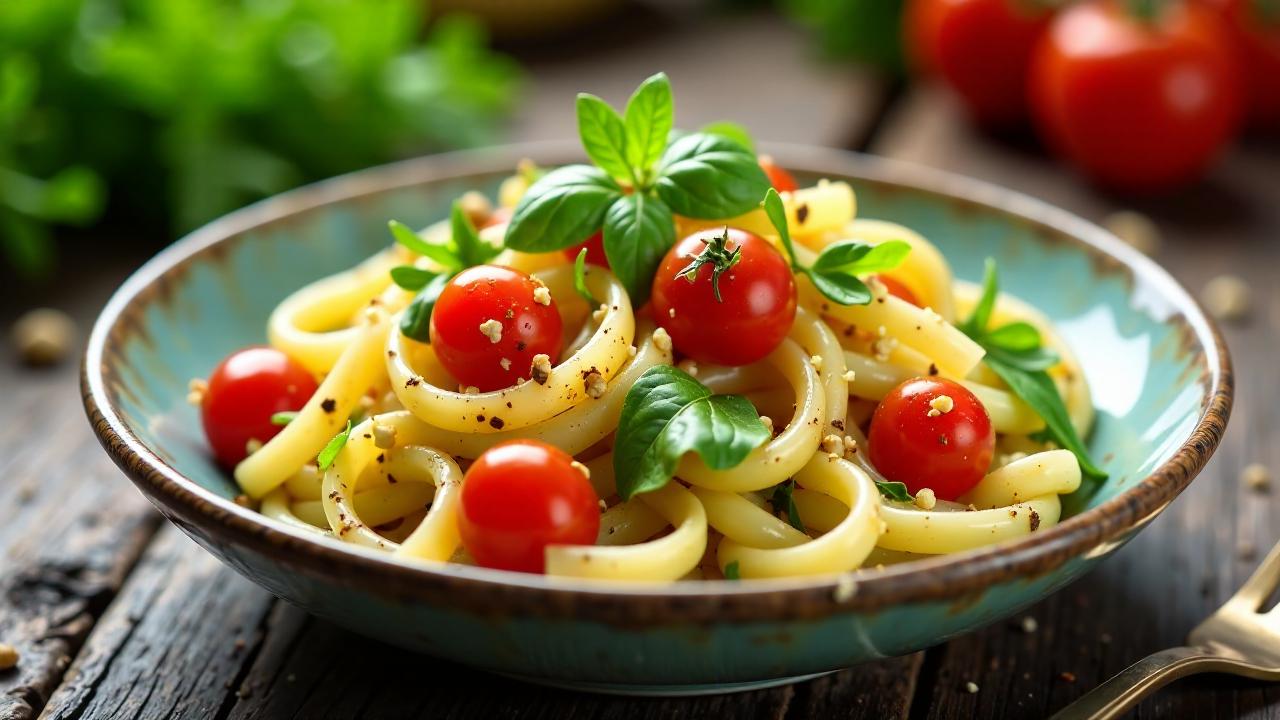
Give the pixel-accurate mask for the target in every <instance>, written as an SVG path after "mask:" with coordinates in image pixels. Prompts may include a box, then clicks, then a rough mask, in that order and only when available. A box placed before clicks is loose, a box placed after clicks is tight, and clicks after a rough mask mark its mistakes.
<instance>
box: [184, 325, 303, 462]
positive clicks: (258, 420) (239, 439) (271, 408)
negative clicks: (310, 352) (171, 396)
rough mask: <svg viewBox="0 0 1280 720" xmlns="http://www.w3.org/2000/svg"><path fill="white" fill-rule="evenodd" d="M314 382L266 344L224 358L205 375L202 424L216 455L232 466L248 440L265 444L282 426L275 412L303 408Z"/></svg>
mask: <svg viewBox="0 0 1280 720" xmlns="http://www.w3.org/2000/svg"><path fill="white" fill-rule="evenodd" d="M315 392H316V381H315V378H313V377H312V376H311V373H309V372H307V369H306V368H304V367H303V366H302V365H301V364H299V363H298V362H296V361H295V360H294V359H293V358H291V357H289V356H288V355H285V354H284V353H282V352H280V351H279V350H276V349H275V348H270V347H247V348H244V349H243V350H237V351H235V352H233V353H231V354H230V355H228V356H227V358H226V359H225V360H223V361H222V362H221V363H220V364H219V365H218V367H216V368H214V370H213V374H212V375H210V376H209V387H208V389H207V390H206V391H205V393H204V399H203V400H202V401H201V404H200V415H201V422H202V423H203V425H204V434H205V437H206V438H208V440H209V447H211V448H213V454H214V457H216V458H217V459H218V462H219V463H221V464H222V465H223V466H225V467H228V468H231V467H235V465H236V464H237V463H239V462H240V461H241V460H244V459H245V457H246V456H247V455H248V454H249V452H248V450H247V449H246V446H247V445H248V444H249V441H250V440H257V441H259V442H264V443H265V442H266V441H268V440H270V439H271V438H273V437H275V436H276V433H278V432H280V431H281V430H283V429H284V428H283V427H282V426H280V425H273V424H272V423H271V416H272V415H274V414H276V413H278V412H288V411H293V410H300V409H302V406H303V405H306V404H307V401H308V400H310V399H311V396H312V395H314V394H315Z"/></svg>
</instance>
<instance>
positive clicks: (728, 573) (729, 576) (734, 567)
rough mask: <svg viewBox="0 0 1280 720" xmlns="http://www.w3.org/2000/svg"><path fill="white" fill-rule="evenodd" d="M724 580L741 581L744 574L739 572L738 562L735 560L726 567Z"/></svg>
mask: <svg viewBox="0 0 1280 720" xmlns="http://www.w3.org/2000/svg"><path fill="white" fill-rule="evenodd" d="M724 579H725V580H741V579H742V573H741V572H740V571H739V570H738V561H737V560H734V561H733V562H731V563H729V564H728V565H725V566H724Z"/></svg>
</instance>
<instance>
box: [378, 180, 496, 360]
mask: <svg viewBox="0 0 1280 720" xmlns="http://www.w3.org/2000/svg"><path fill="white" fill-rule="evenodd" d="M387 226H388V227H389V228H390V229H391V236H392V237H394V238H395V239H396V242H397V243H399V244H401V245H403V246H404V247H406V248H408V249H409V250H411V251H413V252H415V253H417V254H419V255H422V256H424V257H427V258H430V259H431V260H432V261H433V262H435V263H436V264H437V265H439V266H440V267H441V268H442V269H441V270H439V271H436V270H426V269H424V268H420V267H415V266H413V265H400V266H397V267H393V268H391V280H392V281H393V282H395V284H396V285H399V286H400V287H402V288H404V289H405V290H410V291H413V292H416V293H418V294H417V295H416V296H414V298H413V300H412V301H411V302H410V303H409V306H408V307H407V308H405V311H404V314H403V315H401V316H400V332H402V333H404V335H405V336H406V337H409V338H412V339H414V340H417V341H419V342H431V311H432V310H433V309H434V308H435V305H436V300H438V299H440V293H441V292H443V291H444V288H445V286H446V285H448V284H449V280H450V279H452V278H453V276H454V275H457V274H458V273H459V272H461V271H463V270H465V269H467V268H469V267H475V266H476V265H483V264H485V263H487V262H489V261H490V260H492V259H493V258H495V257H497V255H498V253H500V252H502V249H501V248H499V247H495V246H494V245H491V244H489V243H487V242H485V241H483V240H481V239H480V233H478V232H476V227H475V225H472V224H471V218H470V217H468V216H467V213H466V212H465V211H464V210H463V209H462V203H460V202H454V203H453V210H452V212H451V213H450V216H449V228H450V239H449V242H448V243H446V244H438V243H430V242H427V241H426V240H424V239H423V238H422V237H421V236H420V235H418V234H417V233H416V232H414V231H413V230H412V229H411V228H409V226H407V225H405V224H404V223H402V222H397V221H395V220H392V221H391V222H389V223H387Z"/></svg>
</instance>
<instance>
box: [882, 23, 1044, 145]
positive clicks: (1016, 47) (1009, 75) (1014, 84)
mask: <svg viewBox="0 0 1280 720" xmlns="http://www.w3.org/2000/svg"><path fill="white" fill-rule="evenodd" d="M1046 5H1047V3H1044V2H1042V1H1040V0H912V1H911V2H909V3H908V5H907V8H906V11H905V12H906V18H905V25H904V29H905V33H906V40H907V48H908V50H909V51H910V53H911V55H912V62H913V63H914V64H915V65H916V66H917V68H919V69H920V70H921V71H923V72H925V73H927V74H930V75H933V76H936V77H938V78H940V79H941V80H943V81H944V82H945V83H946V84H947V85H948V86H950V87H951V88H952V89H954V90H955V91H956V93H957V94H958V95H959V96H960V98H961V99H962V100H963V101H964V103H965V105H966V106H967V107H968V108H969V111H970V112H971V113H972V114H973V116H974V117H975V118H976V119H977V120H978V121H979V122H980V123H982V124H984V125H988V126H1007V125H1013V124H1016V123H1018V122H1020V121H1022V120H1024V119H1025V118H1026V116H1027V103H1026V87H1027V61H1028V60H1029V59H1030V58H1031V52H1032V49H1033V48H1034V47H1035V43H1036V41H1037V40H1038V39H1039V38H1040V35H1041V34H1043V33H1044V30H1045V27H1046V26H1047V25H1048V22H1049V18H1050V17H1051V13H1050V12H1049V11H1048V10H1047V9H1046Z"/></svg>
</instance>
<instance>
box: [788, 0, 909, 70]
mask: <svg viewBox="0 0 1280 720" xmlns="http://www.w3.org/2000/svg"><path fill="white" fill-rule="evenodd" d="M779 3H780V5H781V6H782V7H783V9H784V10H785V11H786V12H788V14H790V15H792V16H793V17H795V18H796V19H798V20H800V21H801V22H803V23H804V24H806V25H808V26H810V27H812V28H813V30H814V31H815V32H816V33H817V35H818V41H819V43H820V45H821V48H822V51H823V52H824V53H826V54H828V55H832V56H836V57H847V58H851V59H854V60H857V61H859V62H864V63H867V64H870V65H874V66H876V67H878V68H880V69H882V70H886V71H889V72H892V73H895V74H902V73H903V72H904V70H905V67H906V64H905V62H904V59H903V48H902V29H901V28H902V6H903V3H904V0H779Z"/></svg>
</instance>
